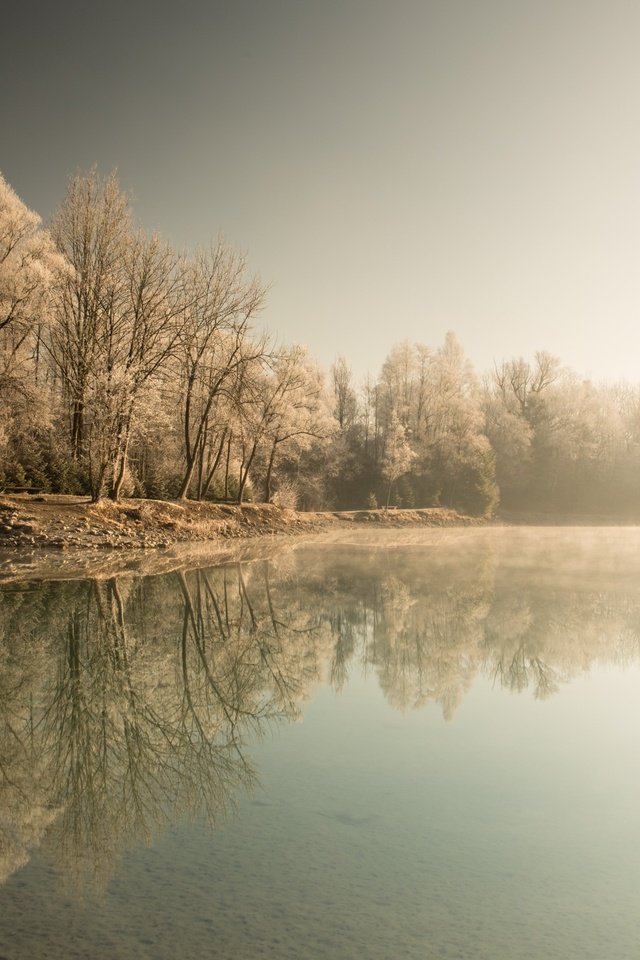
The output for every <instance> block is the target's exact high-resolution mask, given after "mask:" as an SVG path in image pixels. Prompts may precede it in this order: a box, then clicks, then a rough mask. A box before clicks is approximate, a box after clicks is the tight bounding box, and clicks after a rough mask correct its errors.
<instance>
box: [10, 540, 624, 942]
mask: <svg viewBox="0 0 640 960" xmlns="http://www.w3.org/2000/svg"><path fill="white" fill-rule="evenodd" d="M362 541H364V542H362ZM402 541H403V542H402V543H398V542H397V538H396V537H395V536H394V535H392V534H390V533H387V534H385V535H383V536H381V535H379V534H378V533H376V534H375V535H374V534H371V535H368V536H365V537H361V538H360V540H358V538H357V537H354V539H353V542H352V543H349V544H313V543H311V544H307V545H297V546H295V545H290V546H289V547H288V548H286V549H283V548H282V546H279V547H278V550H277V552H276V554H275V555H274V556H272V557H270V558H268V559H264V558H262V559H258V560H255V561H246V562H242V563H240V562H239V563H225V564H223V565H218V566H214V565H209V566H207V565H206V564H205V565H201V566H198V567H191V568H186V567H183V568H181V569H176V570H175V571H172V572H169V573H164V574H162V575H158V576H149V577H139V576H135V575H132V574H126V575H122V576H113V577H109V578H103V579H94V580H68V581H65V580H57V581H49V582H46V581H45V582H37V581H16V582H13V583H8V584H5V586H4V587H3V588H2V591H1V593H0V881H1V885H0V957H10V958H12V960H13V958H20V960H22V958H40V957H42V958H44V957H61V958H62V957H64V958H66V957H89V956H90V957H97V958H101V957H104V958H107V957H108V958H126V957H141V958H147V957H148V958H150V960H151V958H164V957H166V958H169V957H171V958H173V957H175V956H181V957H186V958H191V957H193V958H200V957H216V958H229V960H231V958H234V960H243V958H246V960H250V958H251V960H252V958H257V957H273V958H294V957H295V958H299V957H305V958H324V957H326V958H329V957H332V958H355V957H358V958H361V957H368V958H380V960H382V958H385V960H386V958H389V957H394V958H396V957H398V958H400V957H407V958H414V957H415V958H434V960H436V958H438V960H441V958H482V960H484V958H486V960H489V958H491V960H499V958H505V960H510V958H514V960H518V958H531V960H533V958H539V957H545V958H555V957H557V958H563V960H572V958H576V960H577V958H580V960H584V958H593V960H603V958H605V957H606V958H608V960H631V958H634V957H636V956H638V955H639V953H640V940H639V937H638V923H637V918H636V914H637V903H638V896H639V894H640V867H639V862H640V860H639V858H638V850H639V849H640V823H639V817H638V813H637V810H638V801H639V799H640V789H639V788H640V767H639V758H640V749H639V748H640V723H639V721H640V698H639V697H638V692H639V690H640V669H639V663H640V656H639V654H640V640H639V626H640V578H639V574H640V552H639V551H638V547H639V546H640V533H639V532H638V531H637V530H629V529H618V530H605V529H599V530H579V531H570V530H565V531H562V532H561V533H559V534H558V533H555V532H554V531H550V530H543V531H524V530H510V531H509V530H494V531H475V530H462V531H459V530H456V531H453V530H452V531H444V532H442V533H439V534H425V533H424V532H422V531H421V532H420V535H417V534H411V535H407V536H404V537H403V538H402Z"/></svg>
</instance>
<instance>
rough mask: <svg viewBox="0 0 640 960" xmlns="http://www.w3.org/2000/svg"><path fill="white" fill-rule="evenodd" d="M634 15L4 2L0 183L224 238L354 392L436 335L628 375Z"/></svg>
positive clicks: (534, 8)
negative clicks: (80, 189) (110, 186)
mask: <svg viewBox="0 0 640 960" xmlns="http://www.w3.org/2000/svg"><path fill="white" fill-rule="evenodd" d="M639 35H640V7H638V6H637V5H635V4H631V3H628V2H621V0H614V2H611V3H607V4H604V3H593V2H588V0H580V2H578V0H556V2H554V3H548V2H537V3H534V2H531V0H527V2H521V0H502V2H501V0H485V2H483V3H477V2H473V0H447V2H445V0H439V2H423V0H420V2H414V0H400V2H397V3H393V4H391V3H380V2H371V0H346V2H345V0H340V2H336V0H326V2H324V3H315V4H313V3H300V2H297V0H273V2H271V3H264V2H262V3H260V2H240V3H234V4H222V3H219V2H209V0H207V2H204V0H198V2H191V3H187V4H180V5H178V4H173V3H166V2H159V3H154V4H142V3H134V4H124V3H122V2H121V0H118V2H112V3H109V4H102V5H93V4H91V5H87V4H81V3H79V2H66V3H64V4H51V5H39V7H38V9H37V10H34V8H33V7H32V6H31V5H26V4H25V5H18V4H14V5H12V8H11V9H10V10H7V11H5V13H4V30H3V36H4V44H3V56H2V61H1V63H0V74H1V75H2V88H3V91H4V94H3V98H2V102H1V103H0V129H1V130H2V152H1V155H0V169H1V170H2V172H3V174H4V175H5V177H6V179H7V180H8V181H9V183H10V184H11V185H12V186H13V187H14V189H15V190H16V191H17V193H18V194H19V195H20V196H21V198H22V199H23V200H24V201H25V203H27V204H28V205H29V206H30V207H32V208H34V209H35V210H37V211H38V212H39V213H40V214H41V215H43V217H45V219H46V218H47V217H48V216H49V215H50V214H51V213H52V212H53V210H54V209H55V208H56V207H57V206H58V204H59V203H60V202H61V201H62V199H63V197H64V192H65V185H66V181H67V178H68V176H69V174H71V173H73V172H74V171H76V170H77V169H83V170H84V169H87V168H88V167H90V166H91V165H92V164H94V163H95V164H97V165H98V168H99V169H100V171H102V172H103V173H107V172H109V171H110V170H112V169H114V168H117V171H118V175H119V178H120V182H121V184H122V186H123V188H124V189H125V190H127V191H130V192H131V193H132V194H133V196H134V201H135V210H136V213H137V215H138V218H139V220H140V222H141V223H142V225H143V226H144V227H146V228H154V227H157V228H158V229H159V230H160V231H161V232H162V234H163V235H164V236H165V237H166V238H167V239H168V240H170V241H171V242H172V243H174V244H175V245H177V246H179V247H193V246H195V245H198V244H202V243H205V242H207V241H208V240H209V239H210V238H211V237H215V236H217V235H219V234H220V235H223V236H224V237H225V238H226V239H227V240H228V241H229V242H231V243H232V244H233V245H234V246H236V247H239V248H241V249H242V250H245V251H246V252H247V253H248V256H249V261H250V264H251V267H252V269H253V270H255V271H256V272H258V273H259V274H260V275H261V276H262V278H263V279H264V281H265V282H266V283H268V284H269V285H270V293H269V297H268V303H267V307H266V309H265V311H264V314H263V321H264V323H265V324H266V326H267V327H268V328H269V329H270V330H271V331H272V332H273V333H274V334H276V335H277V336H278V337H279V339H280V340H281V341H283V342H293V341H295V342H302V343H307V344H308V345H309V347H310V349H311V351H312V353H313V354H314V355H315V356H316V357H317V359H318V360H319V361H320V362H321V363H322V364H323V365H324V366H325V367H327V366H328V365H329V364H330V363H331V362H332V360H333V359H334V358H335V356H336V354H344V355H345V356H346V357H347V358H348V360H349V363H350V364H351V366H352V367H353V369H354V372H355V373H356V375H357V376H358V377H360V376H361V375H363V374H364V373H366V371H367V370H371V371H372V372H375V371H376V370H377V369H378V368H379V366H380V363H381V362H382V360H383V359H384V357H385V355H386V354H387V352H388V350H389V348H390V346H391V345H392V344H393V343H394V342H397V341H400V340H404V339H409V340H412V341H422V342H424V343H427V344H430V345H437V344H439V343H440V342H441V341H442V339H443V336H444V334H445V332H446V331H447V330H448V329H452V330H454V331H455V332H456V333H457V335H458V337H459V339H460V341H461V342H462V344H463V346H464V348H465V350H466V351H467V353H468V355H469V356H470V358H471V359H472V361H473V362H474V364H475V366H476V367H477V368H478V369H479V370H483V369H486V368H488V367H490V366H491V365H492V364H493V362H494V360H497V361H499V360H501V359H502V358H504V357H510V356H514V355H523V356H526V357H529V356H531V355H532V354H533V352H534V351H535V350H538V349H544V350H548V351H550V352H551V353H553V354H556V355H558V356H559V357H561V359H562V360H563V362H565V363H567V364H569V365H570V366H572V367H573V368H574V369H575V370H577V371H578V372H579V373H581V374H583V375H585V376H589V377H592V378H594V379H596V380H598V379H601V378H607V379H617V378H621V377H624V378H627V379H630V380H637V370H638V364H637V357H638V351H639V349H640V322H639V320H640V317H639V314H640V272H639V271H638V267H637V261H638V253H637V251H638V241H639V236H638V234H639V231H640V210H639V207H640V187H639V176H638V171H639V170H640V132H639V129H638V124H637V123H636V120H635V117H636V112H637V100H638V91H639V89H640V59H639V58H638V55H637V46H638V36H639Z"/></svg>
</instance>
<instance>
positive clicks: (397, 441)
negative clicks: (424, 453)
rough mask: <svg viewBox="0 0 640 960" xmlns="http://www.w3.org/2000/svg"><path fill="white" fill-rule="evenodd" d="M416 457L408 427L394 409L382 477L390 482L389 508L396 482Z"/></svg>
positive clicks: (389, 427)
mask: <svg viewBox="0 0 640 960" xmlns="http://www.w3.org/2000/svg"><path fill="white" fill-rule="evenodd" d="M414 459H415V453H414V452H413V450H412V449H411V446H410V444H409V442H408V440H407V436H406V429H405V427H404V426H403V424H402V423H401V422H400V419H399V417H398V414H397V413H396V412H395V410H394V411H393V413H392V414H391V421H390V423H389V426H388V428H387V435H386V445H385V452H384V456H383V458H382V477H383V479H384V480H386V482H387V483H388V487H387V503H386V506H387V508H388V507H389V503H390V502H391V490H392V487H393V484H394V482H395V481H396V480H399V479H400V477H403V476H404V475H405V474H406V473H408V472H409V469H410V467H411V464H412V462H413V460H414Z"/></svg>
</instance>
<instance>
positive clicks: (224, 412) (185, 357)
mask: <svg viewBox="0 0 640 960" xmlns="http://www.w3.org/2000/svg"><path fill="white" fill-rule="evenodd" d="M264 299H265V289H264V286H263V285H262V283H261V282H260V280H259V279H258V278H257V277H249V276H247V266H246V261H245V258H244V257H243V256H241V255H240V254H238V253H237V252H236V251H234V250H232V249H231V248H229V247H228V246H227V245H226V244H225V243H223V242H222V241H220V242H218V244H217V245H215V246H213V247H211V248H209V249H208V250H202V251H200V252H199V253H198V254H197V255H196V256H195V257H194V258H193V259H192V260H191V261H190V262H189V264H188V266H187V271H186V278H185V307H184V318H183V324H182V329H181V332H180V338H179V344H178V350H177V361H176V364H175V366H174V382H175V385H176V392H177V398H178V404H179V409H180V415H181V420H182V424H181V431H182V438H183V463H184V466H183V472H182V477H181V481H180V488H179V493H178V496H179V497H181V498H185V497H186V496H187V495H188V493H189V489H190V487H191V484H192V481H193V478H194V476H195V475H196V473H197V471H198V468H200V471H199V472H200V474H201V475H202V473H203V471H204V464H205V462H206V461H207V459H210V453H211V444H212V443H213V444H214V445H215V446H216V447H217V446H218V445H219V443H220V431H221V429H223V427H224V425H225V424H226V423H227V422H228V415H229V405H230V404H231V405H232V406H233V405H234V404H238V403H240V402H241V393H242V390H243V389H244V388H246V385H247V382H248V380H249V379H250V377H249V371H250V370H251V369H253V368H254V367H255V366H256V364H257V365H258V367H259V366H260V363H261V360H262V358H264V357H265V356H266V354H267V352H268V351H267V344H266V340H265V339H264V338H255V339H254V338H252V337H251V321H252V320H253V319H254V318H255V317H256V315H257V314H258V312H259V311H260V309H261V308H262V306H263V304H264ZM214 459H215V457H214ZM209 471H210V467H209ZM199 495H202V485H200V487H199Z"/></svg>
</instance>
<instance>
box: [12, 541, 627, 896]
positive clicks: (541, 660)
mask: <svg viewBox="0 0 640 960" xmlns="http://www.w3.org/2000/svg"><path fill="white" fill-rule="evenodd" d="M554 563H555V565H556V566H555V568H554V569H550V568H549V561H548V558H546V557H541V558H539V561H536V560H535V557H534V559H533V560H532V561H531V562H530V563H529V564H528V565H527V566H526V568H521V567H518V566H513V565H511V566H510V565H509V564H508V563H505V562H503V560H502V561H501V560H500V558H497V557H496V555H495V553H494V551H492V550H491V549H489V548H486V549H485V548H483V549H479V550H476V551H473V552H471V553H469V552H466V553H465V555H464V556H461V555H460V551H453V550H452V551H449V552H446V551H444V552H440V553H439V552H438V551H425V550H422V551H416V550H409V549H404V550H400V549H398V550H389V551H385V550H374V549H360V550H354V549H353V548H349V549H337V548H333V549H328V548H326V547H325V548H322V549H319V548H306V549H304V548H303V549H299V550H297V551H294V552H292V553H290V554H289V555H286V554H285V555H281V556H280V557H278V558H277V559H274V560H270V561H265V560H261V561H257V562H249V563H237V564H227V565H225V566H219V567H212V568H201V569H191V570H182V571H177V572H174V573H170V574H164V575H161V576H156V577H146V578H144V577H135V576H131V575H127V576H122V577H112V578H111V579H105V580H87V581H75V582H73V581H69V582H48V583H46V582H45V583H27V584H17V585H16V584H14V585H11V586H8V587H6V588H5V589H4V590H3V591H2V593H0V664H1V668H0V711H1V716H0V880H3V879H6V878H7V877H8V876H9V875H10V874H11V873H12V872H14V871H15V870H16V869H18V868H19V867H20V866H22V865H23V864H25V863H26V862H27V860H28V851H29V849H31V848H34V847H36V846H42V848H43V850H44V851H45V854H46V855H47V856H48V857H49V858H50V859H51V861H53V862H54V863H55V864H56V866H58V867H59V868H60V870H61V872H62V874H63V875H64V876H65V877H66V878H68V879H70V880H71V881H76V882H79V883H84V882H86V881H87V880H92V881H94V882H96V883H98V884H102V883H104V882H105V881H106V880H107V879H108V878H109V876H110V875H111V874H112V872H113V869H114V865H115V863H116V861H117V859H118V856H119V855H120V852H121V851H122V850H123V849H125V848H126V847H127V846H128V845H131V844H133V843H139V842H148V841H149V840H150V839H151V838H152V837H153V836H154V835H155V834H156V833H157V832H158V831H160V830H161V829H162V828H163V826H164V825H166V824H168V823H171V822H174V821H175V820H177V819H188V820H204V821H206V822H207V823H209V824H211V825H215V823H216V822H217V821H218V819H219V818H220V817H221V816H222V815H224V814H225V813H226V812H227V811H228V810H229V809H230V807H232V806H233V800H234V796H237V793H238V790H248V789H251V787H252V786H253V785H254V784H255V782H256V771H255V769H254V767H253V765H252V762H251V760H250V759H249V757H248V754H247V747H248V744H249V742H250V741H253V740H254V739H255V737H256V736H259V735H260V734H262V733H263V732H264V731H265V729H266V728H267V727H268V726H269V725H273V724H278V723H280V722H282V721H289V720H292V719H294V718H295V717H296V716H297V715H298V713H299V711H300V708H301V704H302V702H303V701H304V700H305V699H306V698H307V697H309V696H310V694H311V692H312V690H313V688H314V686H315V685H317V683H318V682H319V681H321V680H324V679H326V680H328V682H330V683H331V684H332V685H333V686H334V688H335V689H337V690H339V689H341V688H342V687H343V686H344V684H345V683H347V681H348V677H349V674H350V672H353V671H354V670H358V671H365V672H375V674H376V675H377V678H378V682H379V684H380V686H381V688H382V690H383V691H384V693H385V696H386V698H387V700H388V702H389V703H390V704H391V705H392V706H393V707H395V708H399V709H407V708H414V707H419V706H423V705H425V704H428V703H432V702H433V703H437V704H439V705H440V707H441V709H442V712H443V714H444V716H445V718H451V717H452V716H453V714H454V712H455V709H456V707H457V705H458V704H459V703H460V701H461V699H462V697H463V696H464V693H465V691H466V690H467V689H468V688H469V686H470V684H471V683H472V682H473V680H474V678H475V677H476V676H478V675H484V676H486V677H489V678H490V679H491V680H492V681H493V682H494V683H496V684H499V685H501V686H503V687H506V688H508V689H510V690H514V691H520V690H523V689H525V688H527V687H528V688H531V689H532V690H533V692H534V694H535V696H537V697H546V696H549V695H550V694H551V693H553V692H555V691H556V690H557V689H558V688H559V686H560V685H561V684H562V683H563V682H565V681H567V680H568V679H570V678H571V677H572V676H573V675H575V674H576V673H578V672H580V671H582V670H585V669H588V668H589V666H590V665H592V664H594V663H598V662H600V663H605V662H628V661H636V660H637V659H638V653H639V641H638V637H639V632H638V623H639V618H640V587H637V586H635V584H637V583H638V580H637V579H633V578H631V577H627V578H622V579H621V578H616V577H612V576H611V575H610V574H609V573H608V572H607V568H606V565H604V566H603V565H602V564H600V565H599V566H597V569H596V568H594V569H591V570H590V573H589V575H588V576H587V575H585V569H584V566H582V567H580V568H578V567H575V569H574V568H571V567H570V565H569V568H568V567H567V563H566V557H564V556H562V555H561V554H558V555H557V556H556V558H555V560H554ZM568 569H569V573H567V570H568ZM572 570H573V573H572V572H571V571H572ZM560 572H562V575H560Z"/></svg>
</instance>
